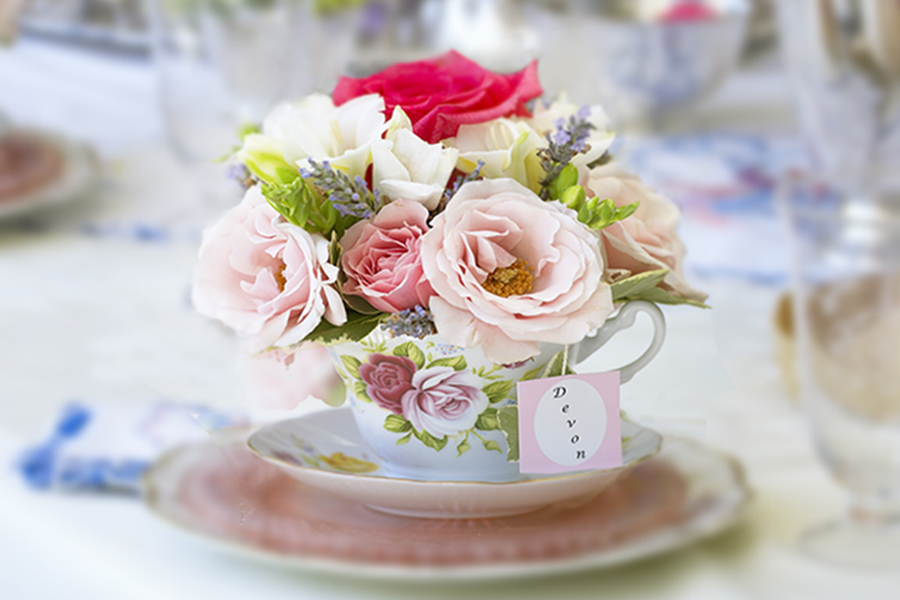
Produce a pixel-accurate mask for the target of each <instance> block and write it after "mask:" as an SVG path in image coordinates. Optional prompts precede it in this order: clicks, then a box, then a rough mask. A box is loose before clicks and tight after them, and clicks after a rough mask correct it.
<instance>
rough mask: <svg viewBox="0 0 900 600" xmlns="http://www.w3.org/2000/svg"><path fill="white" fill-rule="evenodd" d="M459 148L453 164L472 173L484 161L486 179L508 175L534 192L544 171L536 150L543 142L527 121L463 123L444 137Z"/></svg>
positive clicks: (448, 142)
mask: <svg viewBox="0 0 900 600" xmlns="http://www.w3.org/2000/svg"><path fill="white" fill-rule="evenodd" d="M446 143H447V144H448V145H450V146H454V147H456V148H457V149H459V162H458V163H457V167H458V168H459V170H460V171H464V172H466V173H470V172H472V171H473V170H474V169H475V167H476V166H477V164H478V162H479V161H481V162H483V163H484V167H482V169H481V174H482V175H483V176H484V177H487V178H488V179H497V178H501V177H508V178H510V179H514V180H516V181H518V182H519V183H521V184H522V185H524V186H526V187H527V188H529V189H530V190H532V191H534V192H537V191H538V190H539V189H540V182H541V179H543V177H544V175H545V173H544V170H543V168H542V167H541V160H540V158H538V156H537V149H538V148H540V147H541V146H543V145H545V143H544V141H543V139H542V138H541V136H540V134H538V132H536V131H535V130H534V129H532V128H531V127H530V126H529V125H528V124H527V123H525V122H523V121H517V120H513V119H496V120H494V121H489V122H487V123H479V124H477V125H463V126H461V127H460V128H459V132H458V133H457V135H456V137H455V138H452V139H449V140H446Z"/></svg>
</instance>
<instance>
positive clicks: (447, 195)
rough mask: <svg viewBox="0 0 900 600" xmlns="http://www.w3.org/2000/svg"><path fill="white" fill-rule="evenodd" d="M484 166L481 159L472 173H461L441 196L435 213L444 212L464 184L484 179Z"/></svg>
mask: <svg viewBox="0 0 900 600" xmlns="http://www.w3.org/2000/svg"><path fill="white" fill-rule="evenodd" d="M482 168H484V161H483V160H479V161H478V164H477V165H475V168H474V169H472V172H471V173H466V174H465V175H459V176H458V177H457V178H456V180H455V181H454V182H453V184H452V185H451V186H450V187H448V188H447V189H445V190H444V195H443V196H441V201H440V202H439V203H438V206H437V208H436V209H434V214H435V215H437V214H440V213H442V212H444V209H445V208H447V203H448V202H450V199H451V198H453V196H454V195H456V192H458V191H459V188H461V187H462V186H463V185H464V184H466V183H469V182H470V181H478V180H480V179H484V177H482V175H481V169H482Z"/></svg>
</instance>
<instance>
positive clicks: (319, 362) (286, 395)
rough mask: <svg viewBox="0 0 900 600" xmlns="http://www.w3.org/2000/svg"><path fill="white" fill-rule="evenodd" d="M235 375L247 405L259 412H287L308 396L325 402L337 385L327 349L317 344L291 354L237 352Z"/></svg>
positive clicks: (338, 379) (337, 380)
mask: <svg viewBox="0 0 900 600" xmlns="http://www.w3.org/2000/svg"><path fill="white" fill-rule="evenodd" d="M238 373H239V375H240V378H241V383H242V385H243V388H244V397H245V398H246V400H247V403H248V404H249V405H250V406H253V407H256V408H261V409H281V410H291V409H293V408H295V407H296V406H297V405H298V404H299V403H300V402H303V401H304V400H306V399H308V398H310V397H312V398H318V399H319V400H325V399H327V398H328V395H329V392H330V391H331V390H332V388H333V387H334V386H335V385H337V384H339V383H340V378H339V377H338V374H337V371H335V370H334V367H333V366H332V362H331V356H330V355H329V354H328V349H327V348H325V347H324V346H321V345H319V344H305V345H304V346H303V348H301V349H300V350H298V351H297V352H294V353H293V354H287V353H285V352H282V351H280V350H276V351H273V352H263V353H251V352H246V351H245V352H241V353H240V356H239V360H238Z"/></svg>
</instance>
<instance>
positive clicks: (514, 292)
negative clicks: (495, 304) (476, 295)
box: [481, 260, 534, 298]
mask: <svg viewBox="0 0 900 600" xmlns="http://www.w3.org/2000/svg"><path fill="white" fill-rule="evenodd" d="M533 283H534V275H532V274H531V269H529V268H528V263H527V262H525V261H524V260H517V261H516V262H514V263H513V264H511V265H509V266H508V267H501V268H499V269H494V271H493V272H492V273H491V274H490V275H488V276H487V279H485V280H484V283H482V284H481V287H483V288H484V289H486V290H487V291H488V292H490V293H492V294H494V295H496V296H500V297H501V298H509V297H510V296H521V295H522V294H527V293H528V292H530V291H531V289H532V287H533Z"/></svg>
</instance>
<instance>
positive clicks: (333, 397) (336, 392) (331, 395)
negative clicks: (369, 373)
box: [322, 379, 362, 406]
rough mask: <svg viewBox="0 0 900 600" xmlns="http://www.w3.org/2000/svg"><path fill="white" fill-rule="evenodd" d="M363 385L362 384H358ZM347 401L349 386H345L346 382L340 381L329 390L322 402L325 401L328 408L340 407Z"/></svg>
mask: <svg viewBox="0 0 900 600" xmlns="http://www.w3.org/2000/svg"><path fill="white" fill-rule="evenodd" d="M357 383H362V382H357ZM346 399H347V386H346V385H344V382H343V381H341V380H340V379H338V380H337V381H336V382H335V383H334V384H332V386H331V387H330V388H328V393H327V394H325V397H324V398H322V400H324V401H325V404H327V405H328V406H340V405H341V404H343V403H344V401H345V400H346Z"/></svg>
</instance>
